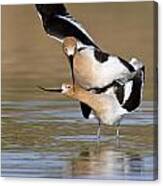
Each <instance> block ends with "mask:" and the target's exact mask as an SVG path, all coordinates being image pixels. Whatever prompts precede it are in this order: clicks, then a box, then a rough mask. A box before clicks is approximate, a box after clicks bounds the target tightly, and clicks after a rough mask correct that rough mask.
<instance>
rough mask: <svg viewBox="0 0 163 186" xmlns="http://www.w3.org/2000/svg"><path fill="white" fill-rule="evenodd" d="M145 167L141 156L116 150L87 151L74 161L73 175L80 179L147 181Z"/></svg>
mask: <svg viewBox="0 0 163 186" xmlns="http://www.w3.org/2000/svg"><path fill="white" fill-rule="evenodd" d="M145 158H147V157H145ZM145 166H146V165H145V163H144V160H143V158H141V156H140V155H139V154H133V155H130V156H128V155H127V154H126V153H123V152H119V151H116V150H114V149H107V150H106V149H105V150H103V149H100V150H99V149H98V152H97V151H95V152H92V151H89V149H87V151H86V150H85V151H83V152H81V153H80V154H79V156H78V157H77V159H75V160H73V162H72V175H73V176H75V177H78V178H80V177H82V178H84V177H85V178H87V177H90V178H104V179H108V178H110V179H115V178H116V179H125V178H126V179H127V178H130V179H137V178H142V179H146V178H145V177H143V171H144V167H145ZM150 171H152V170H150Z"/></svg>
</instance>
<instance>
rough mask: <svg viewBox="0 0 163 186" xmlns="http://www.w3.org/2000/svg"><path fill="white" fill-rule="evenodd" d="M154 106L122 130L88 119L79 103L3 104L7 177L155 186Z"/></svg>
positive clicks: (129, 117) (135, 115)
mask: <svg viewBox="0 0 163 186" xmlns="http://www.w3.org/2000/svg"><path fill="white" fill-rule="evenodd" d="M153 121H154V118H153V105H152V102H144V103H143V105H142V107H141V109H140V110H139V111H138V112H135V113H133V114H130V115H126V116H125V117H124V119H123V120H122V122H121V128H120V138H119V139H117V138H116V136H115V134H116V127H110V126H105V125H102V128H101V138H100V139H97V137H96V130H97V127H98V126H97V121H96V120H95V119H93V120H85V119H83V118H82V116H81V113H80V108H79V105H78V103H77V102H74V101H4V102H2V176H16V177H49V178H94V179H131V180H135V179H138V180H152V179H153V178H154V170H155V164H154V162H155V159H154V156H153V154H154V125H155V123H153Z"/></svg>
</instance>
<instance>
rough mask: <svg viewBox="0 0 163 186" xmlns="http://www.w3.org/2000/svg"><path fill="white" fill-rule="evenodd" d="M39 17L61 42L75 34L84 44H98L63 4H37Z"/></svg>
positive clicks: (51, 33)
mask: <svg viewBox="0 0 163 186" xmlns="http://www.w3.org/2000/svg"><path fill="white" fill-rule="evenodd" d="M35 6H36V9H37V11H38V13H39V17H40V18H41V20H42V23H43V27H44V30H45V31H46V32H47V34H48V35H49V36H51V37H53V38H55V39H57V40H59V41H60V42H63V40H64V38H65V37H67V36H73V37H75V38H76V39H77V40H78V41H80V42H81V44H83V45H88V46H94V47H96V48H98V47H97V46H96V44H95V43H94V41H93V39H92V38H91V37H90V36H89V34H88V33H87V32H86V30H85V29H84V28H83V27H82V26H81V24H80V23H78V22H77V21H76V20H75V19H74V18H73V17H72V16H71V15H70V14H69V12H68V11H67V10H66V8H65V6H64V5H63V4H36V5H35Z"/></svg>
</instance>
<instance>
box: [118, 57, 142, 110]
mask: <svg viewBox="0 0 163 186" xmlns="http://www.w3.org/2000/svg"><path fill="white" fill-rule="evenodd" d="M129 64H131V65H132V66H133V67H134V69H135V71H136V74H135V76H134V77H133V79H132V80H130V81H128V82H126V83H125V84H124V85H123V86H121V85H120V86H119V87H118V88H117V91H116V96H117V98H118V100H119V102H120V104H121V106H122V107H123V108H124V109H126V110H127V111H128V112H131V111H133V110H135V109H137V108H138V107H139V106H140V104H141V101H142V96H143V88H144V81H145V66H144V65H143V63H142V62H141V61H139V60H137V59H135V58H133V59H131V61H130V63H129Z"/></svg>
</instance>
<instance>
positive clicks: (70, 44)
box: [63, 37, 77, 57]
mask: <svg viewBox="0 0 163 186" xmlns="http://www.w3.org/2000/svg"><path fill="white" fill-rule="evenodd" d="M76 51H77V40H76V38H75V37H66V38H65V39H64V41H63V52H64V53H65V55H66V56H67V57H71V56H72V57H73V56H74V55H75V53H76Z"/></svg>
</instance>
